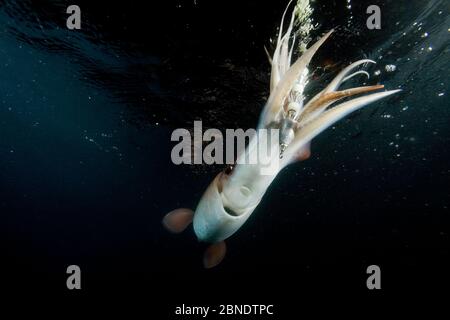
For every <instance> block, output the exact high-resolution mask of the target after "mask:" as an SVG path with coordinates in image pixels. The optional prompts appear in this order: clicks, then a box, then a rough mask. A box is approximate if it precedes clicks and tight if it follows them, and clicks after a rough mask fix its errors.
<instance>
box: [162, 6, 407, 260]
mask: <svg viewBox="0 0 450 320" xmlns="http://www.w3.org/2000/svg"><path fill="white" fill-rule="evenodd" d="M286 10H287V9H286ZM285 15H286V11H285V12H284V14H283V18H282V20H281V26H280V32H279V35H278V39H277V44H276V48H275V52H274V54H273V56H272V57H271V58H270V59H269V60H270V63H271V67H272V69H271V79H270V96H269V99H268V101H267V103H266V105H265V107H264V109H263V111H262V113H261V116H260V119H259V124H258V128H257V129H268V130H269V129H274V128H275V129H278V130H279V131H278V133H279V139H276V140H277V141H271V142H270V143H272V147H274V148H275V149H276V150H277V151H278V152H276V153H273V154H272V153H271V155H272V156H271V158H270V162H271V163H272V164H275V163H276V164H277V165H276V166H275V168H276V169H275V170H273V171H272V172H270V174H267V173H264V170H262V169H263V168H262V167H263V166H262V164H260V163H254V164H247V163H245V162H244V161H241V162H240V161H237V163H236V164H235V166H233V169H232V170H225V171H223V172H221V173H219V174H218V175H217V176H216V177H215V179H214V180H213V181H212V182H211V184H210V185H209V187H208V188H207V189H206V191H205V193H204V194H203V196H202V198H201V199H200V202H199V203H198V205H197V208H196V209H195V212H194V211H192V210H190V209H184V208H182V209H176V210H174V211H172V212H170V213H168V214H167V215H165V217H164V218H163V225H164V226H165V227H166V228H167V229H168V230H170V231H172V232H174V233H179V232H182V231H183V230H185V229H186V228H187V227H188V226H189V225H190V224H191V223H193V227H194V232H195V234H196V236H197V238H198V240H199V241H202V242H207V243H209V244H210V245H209V247H208V248H207V249H206V252H205V254H204V258H203V264H204V266H205V267H206V268H211V267H214V266H216V265H218V264H219V263H220V262H221V261H222V260H223V258H224V256H225V252H226V245H225V242H224V240H225V239H227V238H228V237H230V236H231V235H233V234H234V233H235V232H236V231H237V230H238V229H239V228H240V227H241V226H242V225H243V224H244V223H245V222H246V220H247V219H248V218H249V216H250V215H251V214H252V213H253V211H254V210H255V209H256V207H257V206H258V204H259V203H260V201H261V199H262V197H263V196H264V194H265V192H266V190H267V189H268V187H269V185H270V184H271V183H272V181H273V180H274V179H275V178H276V176H277V174H278V173H279V172H280V171H281V170H282V169H283V168H284V167H286V166H287V165H289V164H290V163H293V162H296V161H301V160H305V159H307V158H309V156H310V144H311V141H312V139H314V138H315V137H316V136H317V135H319V134H320V133H321V132H322V131H324V130H325V129H327V128H328V127H330V126H332V125H333V124H335V123H336V122H337V121H339V120H340V119H342V118H344V117H345V116H347V115H348V114H350V113H352V112H354V111H356V110H358V109H360V108H362V107H364V106H366V105H368V104H370V103H372V102H375V101H377V100H380V99H382V98H386V97H388V96H390V95H392V94H394V93H397V92H399V91H400V90H390V91H380V89H383V88H384V86H383V85H372V86H362V87H356V88H351V89H345V90H341V91H339V87H340V85H341V84H342V83H344V82H345V81H347V80H348V79H350V78H353V77H354V76H358V75H361V74H365V75H366V76H368V75H369V74H368V73H367V72H365V71H355V72H353V73H352V71H354V70H355V69H356V68H357V67H358V66H360V65H363V64H366V63H375V62H374V61H372V60H369V59H363V60H359V61H356V62H354V63H352V64H350V65H349V66H347V67H346V68H344V69H343V70H342V71H341V72H340V73H339V74H338V75H337V76H336V77H335V78H334V79H333V80H332V81H331V82H330V83H329V84H328V86H326V87H325V88H324V89H323V90H322V91H321V92H319V93H318V94H316V95H315V96H314V97H313V98H312V99H310V100H309V101H308V102H307V103H304V89H305V87H306V85H307V83H308V65H309V63H310V61H311V59H312V57H313V56H314V54H315V53H316V52H317V50H318V49H319V47H320V46H321V45H322V44H323V43H324V42H325V41H326V40H327V39H328V38H329V37H330V35H331V34H332V33H333V30H331V31H329V32H328V33H326V34H325V35H324V36H323V37H322V38H320V39H319V40H318V41H317V42H316V43H314V44H313V45H312V46H310V47H309V49H307V50H306V51H305V52H304V53H303V54H302V55H301V57H299V58H298V59H297V60H296V61H295V62H294V63H291V59H292V55H293V51H294V46H295V37H294V36H292V31H293V26H294V20H295V10H294V12H293V13H292V18H291V20H290V24H289V27H288V29H287V30H286V32H285V33H284V34H283V24H284V17H285ZM372 91H378V92H375V93H370V94H367V95H362V96H359V97H355V98H352V99H347V100H345V101H343V102H342V101H341V100H342V99H344V98H349V97H353V96H356V95H361V94H364V93H368V92H372ZM259 143H260V141H259V140H258V139H257V138H256V137H254V138H252V139H251V141H250V142H249V144H248V146H247V147H246V149H245V151H244V152H243V153H242V154H241V155H239V156H238V160H239V157H248V156H252V155H254V153H256V152H257V150H258V147H259V146H258V144H259ZM274 144H276V145H274ZM265 166H267V163H265Z"/></svg>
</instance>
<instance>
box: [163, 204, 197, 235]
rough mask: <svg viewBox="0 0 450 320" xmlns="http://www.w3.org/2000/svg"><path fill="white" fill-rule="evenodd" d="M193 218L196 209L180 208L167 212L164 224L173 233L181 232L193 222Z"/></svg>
mask: <svg viewBox="0 0 450 320" xmlns="http://www.w3.org/2000/svg"><path fill="white" fill-rule="evenodd" d="M193 218H194V211H192V210H190V209H185V208H180V209H176V210H173V211H171V212H169V213H168V214H166V215H165V216H164V218H163V220H162V224H163V226H164V227H165V228H166V229H167V230H169V231H170V232H172V233H181V232H183V231H184V230H185V229H186V228H187V227H188V226H189V225H190V224H191V223H192V219H193Z"/></svg>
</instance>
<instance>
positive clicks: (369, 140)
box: [0, 0, 450, 314]
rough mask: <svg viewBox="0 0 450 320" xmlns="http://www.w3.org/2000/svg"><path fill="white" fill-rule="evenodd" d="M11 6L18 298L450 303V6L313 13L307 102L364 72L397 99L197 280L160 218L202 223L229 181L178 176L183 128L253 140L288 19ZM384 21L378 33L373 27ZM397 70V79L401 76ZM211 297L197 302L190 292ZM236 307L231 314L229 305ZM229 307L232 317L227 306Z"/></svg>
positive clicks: (12, 237) (7, 82) (140, 7)
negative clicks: (330, 296)
mask: <svg viewBox="0 0 450 320" xmlns="http://www.w3.org/2000/svg"><path fill="white" fill-rule="evenodd" d="M70 4H72V3H69V2H68V1H30V0H23V1H0V249H1V252H2V259H1V265H2V266H1V267H2V270H4V271H3V272H2V276H3V277H5V279H4V281H6V283H7V284H8V285H9V287H10V288H12V290H19V291H23V292H29V291H34V290H38V291H39V290H42V291H45V292H50V293H55V294H59V293H62V294H73V293H72V292H69V291H68V290H67V289H66V287H65V285H66V284H65V283H66V278H67V274H66V268H67V266H69V265H72V264H76V265H79V266H80V267H81V270H82V286H83V287H82V290H81V293H82V294H92V295H96V294H99V293H104V292H109V293H111V292H113V293H116V294H118V295H120V294H122V293H124V292H125V293H127V294H137V295H140V296H141V297H146V295H147V294H150V293H153V294H154V293H155V292H157V293H158V295H159V297H160V299H161V302H157V301H155V300H153V301H152V302H149V304H155V305H156V304H159V305H158V306H155V308H159V309H161V310H162V313H163V314H165V313H169V312H170V310H172V309H173V306H174V305H176V304H179V303H197V304H200V303H206V302H208V301H210V302H217V303H218V302H221V303H222V302H227V303H275V304H277V303H278V308H279V310H280V311H279V312H280V313H283V312H287V311H288V310H290V309H291V308H294V306H292V305H290V304H289V303H287V302H286V301H289V299H294V298H295V297H293V296H292V294H290V293H288V291H289V292H290V291H291V290H294V292H298V293H301V292H306V291H309V290H313V289H317V290H319V291H329V290H335V289H339V288H345V289H348V290H350V291H362V292H367V288H366V279H367V274H366V268H367V266H369V265H371V264H376V265H379V266H380V268H381V271H382V288H383V290H386V291H389V290H391V291H396V290H399V291H401V290H406V289H412V290H414V289H417V288H420V287H423V286H425V287H430V288H435V287H441V288H443V287H445V286H446V283H447V282H446V281H448V267H449V263H448V257H449V247H450V246H449V244H450V241H449V240H450V239H449V220H450V219H449V205H450V203H449V202H450V197H449V196H450V195H449V192H450V188H449V187H450V184H449V179H450V148H449V147H448V146H449V143H450V126H449V116H450V109H449V95H450V82H449V74H450V63H449V62H450V61H449V57H450V55H449V53H450V51H449V50H450V41H449V40H450V29H449V28H450V16H449V9H450V6H449V3H448V1H445V0H431V1H421V0H408V1H406V0H399V1H393V0H392V1H390V0H383V1H349V0H343V1H337V0H336V1H325V0H323V1H321V0H317V1H314V2H311V6H312V8H313V10H314V11H313V13H312V19H313V21H314V23H315V24H317V28H316V29H315V30H313V31H312V32H311V37H312V39H313V40H315V39H317V37H319V36H320V35H321V34H323V33H324V32H325V31H328V30H329V29H331V28H336V32H335V34H333V36H332V37H331V38H330V39H329V40H328V41H327V42H326V43H325V45H324V46H323V47H322V48H321V49H320V50H319V52H318V55H317V56H316V57H315V58H314V59H313V62H312V64H311V68H310V69H311V70H315V77H314V79H313V80H311V86H310V88H309V91H307V94H308V95H309V96H311V95H312V94H313V93H314V92H317V90H318V88H321V86H322V87H323V86H325V85H326V84H327V82H328V81H329V80H330V79H331V78H332V77H333V75H335V74H336V73H337V72H338V71H339V70H340V69H342V68H343V67H344V66H346V65H348V64H349V63H350V62H352V61H356V60H357V59H361V58H370V59H373V60H376V61H377V64H376V65H369V66H368V67H367V70H368V72H369V73H370V75H371V78H370V79H369V80H361V79H358V80H356V79H355V80H352V81H350V82H351V83H353V84H356V83H361V82H364V81H365V82H366V83H369V84H375V83H382V84H384V85H385V87H386V88H387V89H396V88H402V89H403V91H402V92H401V93H400V94H397V95H395V96H392V97H389V98H388V99H384V100H382V101H380V102H376V103H374V104H372V105H370V106H368V107H366V108H364V109H363V110H361V111H359V112H356V113H355V114H352V115H351V116H350V117H347V118H346V119H345V120H343V121H341V122H339V123H338V124H336V125H335V126H333V127H332V128H330V129H328V130H327V131H325V132H324V133H323V134H321V135H320V136H319V137H318V138H316V139H315V140H314V141H313V144H312V157H311V158H310V159H309V160H307V161H305V162H301V163H296V164H293V165H291V166H289V167H288V168H286V169H285V170H283V171H282V172H281V173H280V175H279V176H278V177H277V179H276V180H275V182H274V183H273V184H272V186H271V187H270V189H269V190H268V192H267V194H266V196H265V197H264V199H263V201H262V202H261V204H260V206H259V207H258V208H257V210H256V211H255V212H254V214H253V215H252V216H251V218H250V219H249V220H248V222H247V223H246V224H245V225H244V227H243V228H242V229H241V230H240V231H239V232H238V233H236V234H235V235H234V236H233V237H232V238H230V239H229V240H227V244H228V252H227V256H226V258H225V260H224V261H223V263H222V264H221V265H220V266H218V267H217V268H214V269H212V270H204V269H203V267H202V263H201V257H202V252H203V249H204V246H203V245H202V244H199V243H197V242H196V240H195V236H194V234H193V232H192V230H188V231H186V232H185V233H183V234H181V235H175V236H174V235H172V234H169V233H168V232H166V231H165V230H164V229H163V228H162V225H161V219H162V217H163V216H164V215H165V214H166V213H167V212H169V211H171V210H173V209H175V208H179V207H187V208H195V205H196V204H197V201H198V200H199V199H200V197H201V195H202V193H203V191H204V190H205V189H206V187H207V185H208V184H209V182H210V181H211V180H212V179H213V177H214V176H215V175H216V174H217V173H218V172H220V170H222V169H223V167H221V166H207V165H203V166H201V165H197V166H189V165H181V166H176V165H174V164H173V163H172V161H171V158H170V153H171V149H172V147H173V146H174V143H173V142H171V140H170V136H171V133H172V131H173V130H174V129H176V128H187V129H191V128H192V127H193V121H194V120H202V121H203V126H204V127H205V128H207V127H211V128H218V129H223V130H224V129H226V128H244V129H247V128H252V127H255V125H256V122H257V119H258V116H259V113H260V111H261V109H262V107H263V105H264V102H265V101H266V99H267V96H268V90H269V72H270V68H269V63H268V61H267V57H266V54H265V52H264V46H266V47H267V48H268V50H269V52H272V51H271V50H273V44H271V43H270V39H275V37H276V35H277V27H278V24H279V21H280V18H281V15H282V12H283V10H284V8H285V6H286V4H287V1H268V2H261V1H256V0H250V1H235V0H229V1H206V0H203V1H202V0H196V1H194V0H189V1H181V0H179V1H159V2H156V1H154V2H150V1H145V2H144V1H132V0H129V1H126V2H117V3H111V2H109V1H95V3H94V2H93V1H84V0H83V1H82V0H79V1H77V4H78V5H79V6H80V7H81V10H82V29H81V30H74V31H71V30H68V29H67V28H66V19H67V17H68V15H67V14H66V8H67V6H68V5H70ZM370 4H377V5H379V6H380V8H381V13H382V21H381V23H382V28H381V30H368V29H367V27H366V19H367V17H368V15H367V14H366V8H367V6H368V5H370ZM393 66H394V67H393ZM194 289H195V290H196V291H197V290H199V291H198V292H199V293H198V295H197V296H195V295H193V294H192V292H193V291H192V290H194ZM229 290H232V292H233V295H229V294H226V293H225V292H228V291H229ZM224 299H226V301H224Z"/></svg>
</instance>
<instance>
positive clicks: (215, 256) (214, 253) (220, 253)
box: [203, 241, 227, 269]
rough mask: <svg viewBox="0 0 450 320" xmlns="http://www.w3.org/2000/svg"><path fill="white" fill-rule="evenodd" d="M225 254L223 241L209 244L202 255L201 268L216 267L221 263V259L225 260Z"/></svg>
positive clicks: (225, 248)
mask: <svg viewBox="0 0 450 320" xmlns="http://www.w3.org/2000/svg"><path fill="white" fill-rule="evenodd" d="M226 252H227V246H226V244H225V241H220V242H217V243H213V244H211V245H210V246H209V247H208V248H206V251H205V254H204V255H203V266H204V267H205V268H206V269H211V268H214V267H216V266H217V265H219V264H220V263H221V262H222V260H223V258H225V254H226Z"/></svg>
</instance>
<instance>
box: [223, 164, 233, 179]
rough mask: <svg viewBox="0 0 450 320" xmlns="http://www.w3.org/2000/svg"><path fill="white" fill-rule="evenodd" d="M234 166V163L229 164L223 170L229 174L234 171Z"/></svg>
mask: <svg viewBox="0 0 450 320" xmlns="http://www.w3.org/2000/svg"><path fill="white" fill-rule="evenodd" d="M233 169H234V166H233V165H229V166H227V167H226V168H225V170H223V172H224V173H225V174H226V175H227V176H228V175H230V174H231V173H232V172H233Z"/></svg>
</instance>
